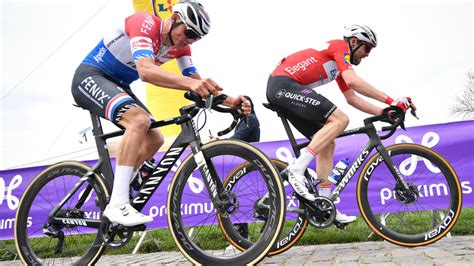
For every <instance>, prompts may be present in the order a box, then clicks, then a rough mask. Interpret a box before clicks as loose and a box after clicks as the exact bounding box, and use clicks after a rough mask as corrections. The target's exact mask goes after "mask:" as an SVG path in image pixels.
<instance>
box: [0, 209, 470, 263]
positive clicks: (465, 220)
mask: <svg viewBox="0 0 474 266" xmlns="http://www.w3.org/2000/svg"><path fill="white" fill-rule="evenodd" d="M291 225H292V223H291V222H286V224H285V226H286V227H287V228H289V227H291ZM149 232H150V233H151V235H152V236H153V238H154V239H155V240H156V241H157V244H158V246H157V245H156V244H155V243H154V241H153V240H151V238H150V237H148V236H147V237H146V239H145V241H144V242H143V244H142V246H141V248H140V250H139V253H150V252H158V251H176V250H177V249H176V247H175V245H174V242H173V240H172V237H171V233H170V231H169V230H168V229H160V230H151V231H149ZM370 233H371V230H370V229H369V228H368V227H367V225H366V224H365V222H364V221H363V220H362V219H361V218H360V217H358V219H357V221H356V222H354V223H352V224H350V225H349V226H347V227H346V228H345V229H343V230H340V229H337V228H336V227H335V226H330V227H329V228H326V229H323V230H320V229H315V228H313V227H311V226H310V227H309V228H308V229H307V230H306V232H305V233H304V235H303V237H302V238H301V239H300V240H299V242H298V243H297V245H319V244H329V243H350V242H364V241H380V238H379V237H377V236H375V235H372V236H371V237H370V238H369V237H368V236H369V235H370ZM451 234H452V235H455V236H456V235H472V234H474V208H472V209H463V210H462V212H461V216H460V218H459V220H458V221H457V223H456V225H455V227H454V228H453V229H452V230H451ZM91 237H93V236H91ZM139 238H140V236H139V235H138V234H135V235H134V236H133V237H132V239H131V240H130V242H129V243H128V244H127V245H126V246H124V247H121V248H117V249H111V248H107V250H106V252H105V254H130V253H132V251H133V249H134V248H135V246H136V244H137V242H138V240H139ZM210 238H212V237H210ZM84 239H87V237H86V238H85V237H84V236H82V238H81V241H77V242H81V243H87V241H84ZM208 239H209V237H208ZM45 240H47V238H45ZM212 241H213V242H214V243H213V245H217V246H219V247H225V246H227V245H228V243H227V242H225V240H224V239H223V238H222V237H220V238H217V239H212ZM216 242H219V243H217V244H216ZM88 243H90V242H88ZM5 244H7V245H8V246H9V247H11V248H15V244H14V242H13V240H8V241H5ZM4 253H6V250H5V249H4V248H0V256H1V255H3V257H0V260H9V259H13V256H10V255H4ZM68 255H79V253H78V254H68Z"/></svg>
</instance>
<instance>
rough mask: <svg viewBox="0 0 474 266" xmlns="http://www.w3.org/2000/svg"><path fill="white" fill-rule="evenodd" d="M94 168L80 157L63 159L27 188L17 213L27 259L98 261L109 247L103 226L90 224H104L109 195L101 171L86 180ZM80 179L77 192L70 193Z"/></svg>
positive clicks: (22, 253)
mask: <svg viewBox="0 0 474 266" xmlns="http://www.w3.org/2000/svg"><path fill="white" fill-rule="evenodd" d="M89 170H90V167H89V166H88V165H86V164H83V163H80V162H72V161H70V162H62V163H58V164H55V165H52V166H50V167H49V168H47V169H45V170H44V171H43V172H41V173H40V174H39V175H38V176H37V177H36V178H35V179H34V180H33V182H31V184H30V185H29V186H28V188H27V189H26V190H25V193H24V194H23V197H22V198H21V201H20V204H19V207H18V211H17V214H16V218H15V219H16V220H15V243H16V246H17V250H18V252H19V255H20V258H21V260H22V261H23V262H24V263H25V264H27V265H58V264H60V265H64V264H67V265H70V264H75V265H93V264H94V263H95V262H96V261H97V260H99V258H100V256H101V255H102V253H103V252H104V249H105V246H103V245H101V244H102V237H101V236H100V234H98V232H99V229H98V226H97V228H91V227H90V226H91V224H93V223H95V224H96V225H98V224H100V216H101V211H103V209H104V208H105V205H106V198H107V197H108V196H109V195H108V192H107V189H106V185H105V183H104V181H103V180H102V178H101V177H100V176H99V175H97V174H96V173H92V175H91V177H90V178H88V179H87V180H83V177H84V176H85V175H86V173H87V172H88V171H89ZM82 181H85V182H82ZM80 183H82V185H80V187H78V190H77V191H76V193H74V194H71V195H70V196H69V197H67V195H68V194H69V193H70V192H71V190H72V188H73V187H74V186H76V185H79V184H80ZM64 199H67V200H66V201H65V202H64V204H62V207H61V208H60V209H58V211H57V212H56V214H55V215H53V216H51V215H50V212H51V211H52V210H53V209H54V208H55V207H56V206H59V205H60V204H61V202H62V201H63V200H64ZM49 216H51V217H49Z"/></svg>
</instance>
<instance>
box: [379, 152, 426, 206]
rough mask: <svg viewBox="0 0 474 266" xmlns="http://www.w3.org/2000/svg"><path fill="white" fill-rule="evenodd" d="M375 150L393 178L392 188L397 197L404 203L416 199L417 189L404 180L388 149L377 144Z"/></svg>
mask: <svg viewBox="0 0 474 266" xmlns="http://www.w3.org/2000/svg"><path fill="white" fill-rule="evenodd" d="M377 151H378V152H379V153H380V155H381V156H382V158H383V161H384V163H385V165H386V166H387V168H388V170H389V171H390V173H391V174H392V176H393V177H394V178H395V181H396V185H395V188H394V190H395V191H396V194H397V199H398V200H399V201H400V202H403V203H405V204H408V203H412V202H414V201H416V200H417V198H418V194H419V193H418V189H417V188H416V187H415V186H413V185H411V184H409V183H407V182H406V181H405V180H404V178H403V176H402V174H401V173H400V171H399V170H398V168H397V167H396V165H395V163H394V162H393V160H392V158H391V157H390V151H387V150H386V149H385V147H383V146H382V145H378V146H377Z"/></svg>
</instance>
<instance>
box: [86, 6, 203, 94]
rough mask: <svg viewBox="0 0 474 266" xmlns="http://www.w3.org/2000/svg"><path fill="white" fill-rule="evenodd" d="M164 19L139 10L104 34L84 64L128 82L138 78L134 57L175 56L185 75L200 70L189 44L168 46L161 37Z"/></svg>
mask: <svg viewBox="0 0 474 266" xmlns="http://www.w3.org/2000/svg"><path fill="white" fill-rule="evenodd" d="M162 29H163V21H162V20H161V19H160V18H159V17H157V16H153V15H150V14H148V13H136V14H134V15H132V16H130V17H128V18H126V19H125V23H124V24H123V25H122V26H120V27H117V28H116V30H115V31H113V32H110V33H108V34H106V35H105V36H104V38H103V39H102V40H101V41H100V42H99V44H98V45H97V46H96V47H95V48H94V49H93V50H92V51H91V52H90V53H89V54H88V55H87V57H86V58H85V59H84V61H83V62H82V63H83V64H87V65H92V66H94V67H97V68H99V69H100V70H102V71H104V72H105V73H106V74H107V75H109V76H110V77H112V78H113V79H114V80H115V81H116V82H118V83H120V84H124V85H129V84H130V83H132V82H133V81H135V80H137V79H138V78H139V75H138V72H137V69H136V65H135V61H136V60H138V59H141V58H146V57H148V58H152V59H153V60H155V63H156V64H157V65H162V64H164V63H166V62H167V61H169V60H171V59H174V58H176V59H177V62H178V66H179V68H180V70H181V72H182V74H183V75H185V76H191V75H192V74H194V73H197V70H196V68H195V66H194V65H193V63H192V60H191V48H190V46H189V45H187V46H186V47H184V48H183V49H177V48H176V47H174V46H165V45H163V43H162V40H161V31H162Z"/></svg>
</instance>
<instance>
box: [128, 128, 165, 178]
mask: <svg viewBox="0 0 474 266" xmlns="http://www.w3.org/2000/svg"><path fill="white" fill-rule="evenodd" d="M164 141H165V139H164V137H163V134H162V133H161V130H160V129H159V128H153V129H150V130H148V132H147V134H146V136H145V139H144V140H143V142H142V144H141V147H140V150H139V152H138V157H137V161H136V162H135V167H134V170H137V169H138V168H139V167H140V166H141V165H142V164H143V162H144V161H145V160H148V159H150V158H151V157H153V155H155V153H156V152H157V151H158V150H159V149H160V147H161V146H162V145H163V143H164Z"/></svg>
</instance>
